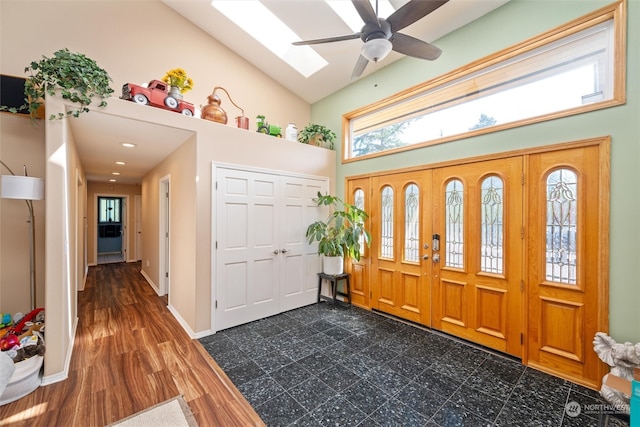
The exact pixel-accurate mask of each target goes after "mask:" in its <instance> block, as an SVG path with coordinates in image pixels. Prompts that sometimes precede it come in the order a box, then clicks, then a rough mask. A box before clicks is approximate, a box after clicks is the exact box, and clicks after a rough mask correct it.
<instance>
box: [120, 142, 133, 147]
mask: <svg viewBox="0 0 640 427" xmlns="http://www.w3.org/2000/svg"><path fill="white" fill-rule="evenodd" d="M122 146H123V147H127V148H133V147H135V146H136V144H132V143H130V142H123V143H122Z"/></svg>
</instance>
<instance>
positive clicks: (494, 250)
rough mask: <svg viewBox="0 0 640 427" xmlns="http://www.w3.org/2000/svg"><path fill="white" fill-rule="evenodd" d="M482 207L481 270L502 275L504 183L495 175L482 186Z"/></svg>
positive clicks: (483, 182)
mask: <svg viewBox="0 0 640 427" xmlns="http://www.w3.org/2000/svg"><path fill="white" fill-rule="evenodd" d="M481 192H482V194H481V197H482V199H481V200H482V204H481V205H480V209H481V217H480V238H481V245H482V246H481V255H480V270H481V271H483V272H485V273H495V274H502V272H503V269H504V267H503V265H504V253H503V249H504V242H503V240H502V238H503V230H504V222H503V211H504V204H503V199H504V183H503V182H502V179H500V178H499V177H497V176H495V175H493V176H490V177H488V178H485V179H484V180H483V181H482V185H481Z"/></svg>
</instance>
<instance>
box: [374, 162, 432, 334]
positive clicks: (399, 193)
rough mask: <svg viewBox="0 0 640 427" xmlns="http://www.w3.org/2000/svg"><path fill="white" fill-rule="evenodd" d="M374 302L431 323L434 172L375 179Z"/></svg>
mask: <svg viewBox="0 0 640 427" xmlns="http://www.w3.org/2000/svg"><path fill="white" fill-rule="evenodd" d="M371 186H372V190H373V191H372V193H373V194H372V205H373V206H375V208H373V212H372V216H371V218H370V221H371V230H372V242H373V243H372V248H371V297H372V298H371V307H372V308H375V309H377V310H380V311H383V312H385V313H389V314H392V315H395V316H399V317H402V318H404V319H407V320H410V321H413V322H416V323H421V324H423V325H427V326H429V325H430V323H431V311H430V308H431V307H430V295H429V289H430V284H429V276H430V268H431V262H430V261H429V260H428V259H423V257H424V256H425V255H427V253H426V249H425V247H424V245H425V244H428V242H429V239H428V237H426V236H430V235H431V209H429V204H428V201H429V200H430V197H431V195H430V189H431V171H420V172H419V173H401V174H395V175H385V176H382V177H374V178H373V179H372V184H371Z"/></svg>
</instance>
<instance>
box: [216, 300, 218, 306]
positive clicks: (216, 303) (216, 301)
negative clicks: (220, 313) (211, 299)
mask: <svg viewBox="0 0 640 427" xmlns="http://www.w3.org/2000/svg"><path fill="white" fill-rule="evenodd" d="M216 308H218V300H216Z"/></svg>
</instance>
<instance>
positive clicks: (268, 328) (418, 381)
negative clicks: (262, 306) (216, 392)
mask: <svg viewBox="0 0 640 427" xmlns="http://www.w3.org/2000/svg"><path fill="white" fill-rule="evenodd" d="M200 341H201V342H202V344H203V345H204V346H205V348H206V349H207V350H208V352H209V353H210V354H211V355H212V357H213V358H214V359H215V360H216V362H217V363H218V365H220V367H221V368H222V369H223V370H224V371H225V372H226V374H227V375H228V376H229V378H230V379H231V380H232V381H233V383H234V384H235V385H236V386H237V387H238V389H239V390H240V391H241V392H242V393H243V394H244V396H245V397H246V398H247V400H248V401H249V403H251V405H252V406H253V407H254V408H255V410H256V412H257V413H258V414H259V415H260V416H261V417H262V419H263V420H264V422H265V423H266V424H267V425H268V426H288V425H297V426H325V427H326V426H362V427H365V426H367V427H368V426H403V427H404V426H441V427H449V426H474V427H475V426H597V425H598V423H599V412H600V411H599V410H598V408H600V407H601V406H600V405H603V404H604V402H603V401H602V399H601V398H600V396H599V394H598V393H597V392H594V391H592V390H588V389H586V388H584V387H581V386H579V385H576V384H572V383H570V382H568V381H565V380H561V379H558V378H555V377H553V376H550V375H547V374H544V373H541V372H539V371H536V370H534V369H531V368H527V367H525V366H523V365H522V364H521V363H520V362H519V361H518V360H513V359H510V358H508V357H505V356H503V355H500V354H496V353H493V352H490V351H487V350H485V349H481V348H477V347H474V346H472V345H469V344H468V343H464V342H461V341H459V340H456V339H454V338H451V337H449V336H446V335H443V334H439V333H436V332H433V331H430V330H424V329H422V328H418V327H415V326H412V325H408V324H405V323H403V322H400V321H398V320H395V319H391V318H388V317H386V316H382V315H379V314H376V313H374V312H369V311H366V310H362V309H359V308H356V307H351V306H343V305H338V306H337V307H335V308H333V307H332V305H331V304H328V303H322V304H318V305H311V306H307V307H303V308H300V309H296V310H292V311H289V312H286V313H282V314H279V315H277V316H273V317H269V318H266V319H262V320H258V321H255V322H252V323H249V324H246V325H242V326H238V327H235V328H231V329H227V330H224V331H221V332H218V333H216V334H214V335H211V336H209V337H205V338H203V339H201V340H200ZM571 402H577V403H578V404H579V405H580V406H579V409H580V413H579V414H578V415H577V416H569V415H567V414H568V413H565V406H566V405H567V404H568V403H571ZM576 407H577V405H574V406H573V408H576ZM574 413H575V412H572V414H574ZM627 420H628V418H627ZM609 425H616V426H625V425H628V424H627V423H625V422H624V421H619V420H618V419H617V418H614V419H613V420H611V421H610V422H609Z"/></svg>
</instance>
